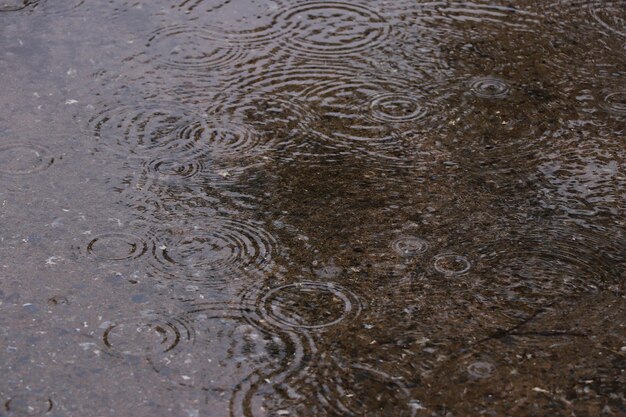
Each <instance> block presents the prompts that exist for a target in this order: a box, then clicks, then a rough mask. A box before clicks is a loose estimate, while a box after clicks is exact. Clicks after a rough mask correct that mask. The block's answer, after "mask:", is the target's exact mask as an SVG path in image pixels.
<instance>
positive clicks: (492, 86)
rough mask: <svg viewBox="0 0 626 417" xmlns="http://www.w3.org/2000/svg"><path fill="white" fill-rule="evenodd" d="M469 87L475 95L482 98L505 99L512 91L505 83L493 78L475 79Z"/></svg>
mask: <svg viewBox="0 0 626 417" xmlns="http://www.w3.org/2000/svg"><path fill="white" fill-rule="evenodd" d="M469 87H470V89H471V90H472V93H474V95H476V96H477V97H481V98H504V97H506V96H508V95H509V90H510V89H509V86H508V84H507V83H506V82H505V81H503V80H501V79H499V78H491V77H481V78H474V79H473V80H472V81H470V83H469Z"/></svg>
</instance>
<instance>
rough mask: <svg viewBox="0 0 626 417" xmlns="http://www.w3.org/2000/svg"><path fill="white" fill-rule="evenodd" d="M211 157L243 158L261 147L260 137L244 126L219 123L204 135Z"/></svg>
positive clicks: (203, 138)
mask: <svg viewBox="0 0 626 417" xmlns="http://www.w3.org/2000/svg"><path fill="white" fill-rule="evenodd" d="M201 140H202V142H203V146H205V147H206V148H207V150H208V151H209V152H210V153H211V156H212V157H214V158H217V157H219V156H236V155H238V156H242V155H245V154H249V153H251V151H253V150H255V149H256V148H259V147H260V144H261V143H260V142H261V140H260V136H259V135H258V134H257V133H256V132H254V131H253V130H252V129H250V128H249V127H247V126H245V125H243V124H235V123H229V122H227V121H217V122H215V123H213V124H212V126H211V127H210V129H209V130H207V131H206V132H204V134H203V135H202V139H201Z"/></svg>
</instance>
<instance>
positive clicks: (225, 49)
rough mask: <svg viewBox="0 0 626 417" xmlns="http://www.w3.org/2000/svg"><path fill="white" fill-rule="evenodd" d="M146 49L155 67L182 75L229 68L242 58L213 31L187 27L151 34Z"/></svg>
mask: <svg viewBox="0 0 626 417" xmlns="http://www.w3.org/2000/svg"><path fill="white" fill-rule="evenodd" d="M146 47H147V48H148V54H149V55H150V56H152V57H153V58H154V59H155V60H156V61H158V62H159V63H161V64H163V65H164V66H166V67H169V68H174V69H179V70H184V71H190V70H192V71H193V70H200V71H206V70H214V69H218V68H223V67H229V68H232V67H233V66H235V65H236V63H237V62H238V61H241V60H244V59H245V57H246V54H245V51H244V50H243V49H242V48H241V47H239V46H238V45H237V44H234V43H230V42H228V41H226V40H224V38H223V37H217V36H216V34H215V32H214V31H211V30H209V29H208V28H202V27H193V26H187V25H174V26H168V27H165V28H161V29H159V30H157V31H155V32H154V33H153V34H152V36H151V37H150V38H149V40H148V43H147V45H146Z"/></svg>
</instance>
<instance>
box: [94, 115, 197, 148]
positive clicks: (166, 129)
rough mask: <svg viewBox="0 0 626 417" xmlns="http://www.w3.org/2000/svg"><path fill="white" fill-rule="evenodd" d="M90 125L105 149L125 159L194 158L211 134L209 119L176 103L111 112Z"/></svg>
mask: <svg viewBox="0 0 626 417" xmlns="http://www.w3.org/2000/svg"><path fill="white" fill-rule="evenodd" d="M90 125H91V127H92V129H93V131H94V133H95V136H96V139H97V140H98V141H99V142H100V143H102V145H104V146H106V147H108V148H109V149H111V150H112V151H113V152H115V153H118V154H120V155H123V156H126V157H129V156H131V157H148V156H151V155H154V156H158V155H162V154H164V153H166V154H176V155H180V156H189V155H193V154H194V153H197V152H201V150H199V149H198V147H199V146H200V144H199V142H201V137H202V135H203V134H204V132H205V131H208V130H209V128H208V125H207V119H206V115H204V114H201V113H198V112H196V111H194V110H193V109H192V108H189V107H185V106H181V105H178V104H175V103H164V104H141V105H137V106H127V105H123V106H119V107H113V108H109V109H107V110H104V111H103V112H101V113H99V114H97V115H95V116H94V117H92V118H91V120H90Z"/></svg>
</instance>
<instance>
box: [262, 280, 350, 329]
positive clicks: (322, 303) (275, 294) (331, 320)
mask: <svg viewBox="0 0 626 417" xmlns="http://www.w3.org/2000/svg"><path fill="white" fill-rule="evenodd" d="M331 303H332V304H334V307H335V308H334V309H333V311H332V312H331V311H330V309H331V307H333V306H331V305H330V304H331ZM259 306H260V310H261V315H262V316H263V317H264V318H265V319H266V320H267V321H268V322H269V323H271V324H273V325H275V326H277V327H281V328H285V327H286V328H296V329H323V328H327V327H331V326H334V325H337V324H339V323H341V322H342V321H344V320H346V319H347V318H349V317H356V316H357V315H358V314H359V313H360V311H361V303H360V301H359V299H358V297H357V296H356V295H355V294H354V293H352V292H350V291H348V290H346V289H344V288H342V287H340V286H338V285H335V284H333V283H330V282H314V281H302V282H298V283H295V284H288V285H283V286H280V287H276V288H273V289H271V290H269V291H268V292H267V293H265V294H264V295H263V296H262V298H261V299H260V302H259ZM304 309H311V311H309V312H307V311H304ZM321 310H324V311H323V313H322V311H321ZM309 314H310V315H309ZM322 314H326V316H327V317H322Z"/></svg>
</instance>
